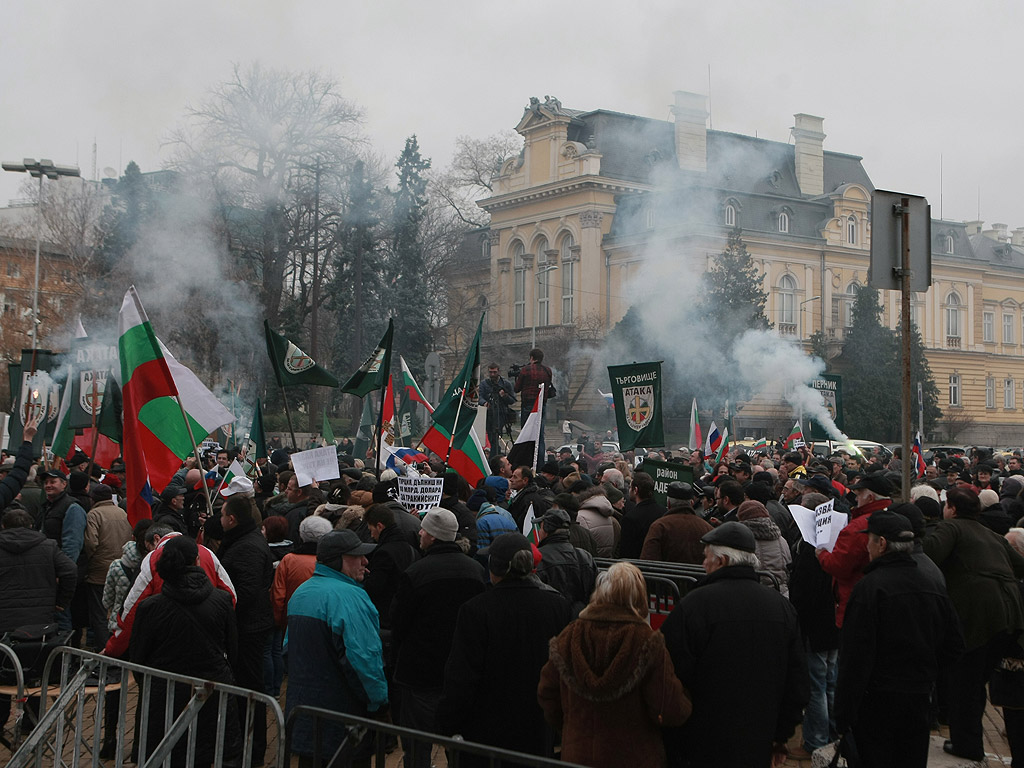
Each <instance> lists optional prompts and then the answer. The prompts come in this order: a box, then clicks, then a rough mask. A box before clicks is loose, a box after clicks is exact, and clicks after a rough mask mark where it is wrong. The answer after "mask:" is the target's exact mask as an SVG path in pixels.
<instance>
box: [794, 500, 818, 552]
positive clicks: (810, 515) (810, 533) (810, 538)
mask: <svg viewBox="0 0 1024 768" xmlns="http://www.w3.org/2000/svg"><path fill="white" fill-rule="evenodd" d="M789 513H790V514H791V515H793V522H795V523H796V527H797V528H799V529H800V536H801V537H802V538H803V540H804V541H806V542H807V543H808V544H810V545H811V546H814V542H815V541H817V534H816V532H815V530H814V510H813V509H808V508H807V507H805V506H803V505H801V504H790V505H789Z"/></svg>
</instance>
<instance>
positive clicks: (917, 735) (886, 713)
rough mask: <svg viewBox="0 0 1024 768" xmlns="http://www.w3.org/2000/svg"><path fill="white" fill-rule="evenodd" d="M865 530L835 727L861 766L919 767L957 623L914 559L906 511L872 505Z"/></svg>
mask: <svg viewBox="0 0 1024 768" xmlns="http://www.w3.org/2000/svg"><path fill="white" fill-rule="evenodd" d="M907 506H912V505H907ZM867 534H868V543H867V551H868V556H869V558H870V562H869V563H868V564H867V566H866V567H865V568H864V578H862V579H861V580H860V581H859V582H858V583H857V586H856V587H854V589H853V593H852V594H851V595H850V600H849V602H848V603H847V606H846V619H845V621H844V624H843V632H842V640H841V645H840V652H839V675H838V679H837V682H836V695H835V719H836V729H837V730H838V731H839V733H840V735H844V734H845V733H846V732H847V730H848V729H852V731H853V737H854V743H855V745H856V748H857V752H858V754H859V756H860V759H861V764H862V765H864V766H867V767H868V768H872V767H873V766H892V768H897V766H898V768H925V766H926V765H927V764H928V743H929V730H930V728H929V722H930V718H929V697H930V694H931V690H932V685H933V684H934V683H935V680H936V678H937V677H938V674H939V670H940V669H942V668H943V667H946V666H948V665H949V664H951V663H952V662H953V661H955V660H956V659H957V658H958V657H959V656H960V654H961V653H962V652H963V649H964V641H963V636H962V635H961V632H960V623H959V620H958V619H957V615H956V611H955V609H954V608H953V603H952V602H951V601H950V599H949V596H948V595H947V594H946V590H945V589H944V587H943V586H942V585H941V584H937V583H936V582H935V581H934V580H933V579H930V578H929V577H928V576H927V575H926V574H924V573H922V572H921V569H920V568H919V567H918V565H917V563H916V562H915V561H914V559H913V557H912V552H913V550H914V531H913V527H912V525H911V523H910V521H909V520H908V519H907V518H906V517H904V516H903V515H900V514H897V513H895V512H890V511H887V510H882V511H878V512H875V513H874V514H872V515H871V517H870V519H869V520H868V522H867Z"/></svg>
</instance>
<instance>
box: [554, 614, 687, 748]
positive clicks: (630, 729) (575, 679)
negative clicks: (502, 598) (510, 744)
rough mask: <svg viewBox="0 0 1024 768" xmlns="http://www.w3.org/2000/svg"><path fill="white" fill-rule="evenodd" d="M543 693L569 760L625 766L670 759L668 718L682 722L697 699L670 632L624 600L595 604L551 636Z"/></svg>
mask: <svg viewBox="0 0 1024 768" xmlns="http://www.w3.org/2000/svg"><path fill="white" fill-rule="evenodd" d="M537 698H538V700H539V702H540V705H541V708H542V709H543V710H544V718H545V719H546V720H547V722H548V723H549V724H550V725H551V726H552V727H553V728H556V729H558V730H560V731H561V732H562V760H565V761H567V762H572V763H579V764H581V765H589V766H594V768H605V767H607V768H618V766H620V765H622V763H623V755H622V745H623V744H629V764H630V765H631V766H633V768H659V767H660V766H663V765H665V747H664V745H663V743H662V736H661V726H662V725H666V726H679V725H682V724H683V723H684V722H686V719H687V718H688V717H689V716H690V712H691V709H692V707H691V704H690V699H689V698H688V697H687V695H686V693H685V692H684V690H683V686H682V684H681V683H680V682H679V678H678V677H676V674H675V670H674V669H673V667H672V659H671V658H670V657H669V653H668V650H667V649H666V648H665V638H664V635H662V634H661V633H660V632H655V631H654V630H652V629H651V628H650V626H649V625H648V624H647V622H645V621H643V620H642V619H640V618H639V617H637V616H636V615H635V614H633V613H632V612H631V611H629V610H628V609H626V608H623V607H621V606H617V605H588V606H587V607H586V608H585V609H584V610H583V612H582V613H581V614H580V617H579V619H577V620H576V621H574V622H573V623H572V624H570V625H569V626H568V627H566V628H565V629H564V630H562V632H561V634H559V635H558V637H555V638H552V639H551V642H550V644H549V656H548V662H547V664H545V665H544V668H543V669H542V670H541V678H540V686H539V687H538V690H537Z"/></svg>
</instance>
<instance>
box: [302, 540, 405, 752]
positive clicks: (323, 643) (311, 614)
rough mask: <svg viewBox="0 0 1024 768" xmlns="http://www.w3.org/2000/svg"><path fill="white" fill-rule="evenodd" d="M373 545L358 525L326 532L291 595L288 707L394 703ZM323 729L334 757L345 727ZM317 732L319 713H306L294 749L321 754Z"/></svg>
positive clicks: (357, 709) (365, 712)
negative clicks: (374, 590)
mask: <svg viewBox="0 0 1024 768" xmlns="http://www.w3.org/2000/svg"><path fill="white" fill-rule="evenodd" d="M373 548H374V545H373V544H364V543H363V542H362V541H361V540H360V539H359V537H358V536H357V535H356V534H355V533H354V532H352V531H350V530H343V531H331V532H330V533H328V534H327V535H325V536H324V537H323V538H321V539H320V542H319V544H318V545H317V550H316V559H317V564H316V569H315V570H314V571H313V576H312V578H310V579H309V580H308V581H307V582H305V583H304V584H302V585H301V586H300V587H299V588H298V589H296V590H295V593H294V594H293V595H292V598H291V600H289V601H288V634H287V635H286V637H285V650H286V651H287V653H288V699H287V703H286V713H287V714H290V713H291V711H292V710H293V709H294V708H295V707H297V706H299V705H301V704H306V705H310V706H314V707H320V708H323V709H331V710H334V711H336V712H347V713H349V714H353V715H358V716H359V717H367V716H373V715H375V714H377V713H380V712H382V711H383V710H384V709H385V708H386V707H387V703H388V686H387V682H386V681H385V679H384V657H383V653H382V648H381V641H380V617H379V616H378V614H377V609H376V608H375V607H374V606H373V602H372V601H371V600H370V597H369V595H368V594H367V593H366V590H365V589H363V587H362V584H361V582H362V580H363V577H364V576H365V574H366V566H367V559H366V555H367V554H368V553H369V552H371V551H372V550H373ZM320 732H321V734H322V741H321V744H320V755H321V757H322V759H323V760H325V761H326V760H327V759H329V758H330V757H331V755H333V754H334V752H335V751H336V750H337V749H338V746H339V745H340V744H341V742H342V740H343V739H344V738H345V729H344V728H343V727H342V726H341V725H339V724H334V723H324V724H322V728H321V731H320ZM314 739H315V737H314V730H313V722H312V720H311V719H310V718H308V717H300V718H299V719H298V720H297V721H296V723H295V727H294V731H293V733H292V749H293V750H294V751H295V752H296V753H297V754H299V755H300V756H305V757H307V758H308V757H309V756H311V755H313V754H314V749H315V746H316V745H315V743H314ZM370 748H372V739H367V743H366V745H365V749H366V751H365V752H364V751H363V750H362V749H360V750H357V752H356V755H355V757H357V758H361V757H367V756H368V755H369V751H368V750H369V749H370ZM303 762H305V761H303ZM356 765H358V763H356Z"/></svg>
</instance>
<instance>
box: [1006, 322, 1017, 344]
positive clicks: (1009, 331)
mask: <svg viewBox="0 0 1024 768" xmlns="http://www.w3.org/2000/svg"><path fill="white" fill-rule="evenodd" d="M1014 325H1015V323H1014V322H1013V315H1003V344H1013V326H1014Z"/></svg>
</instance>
